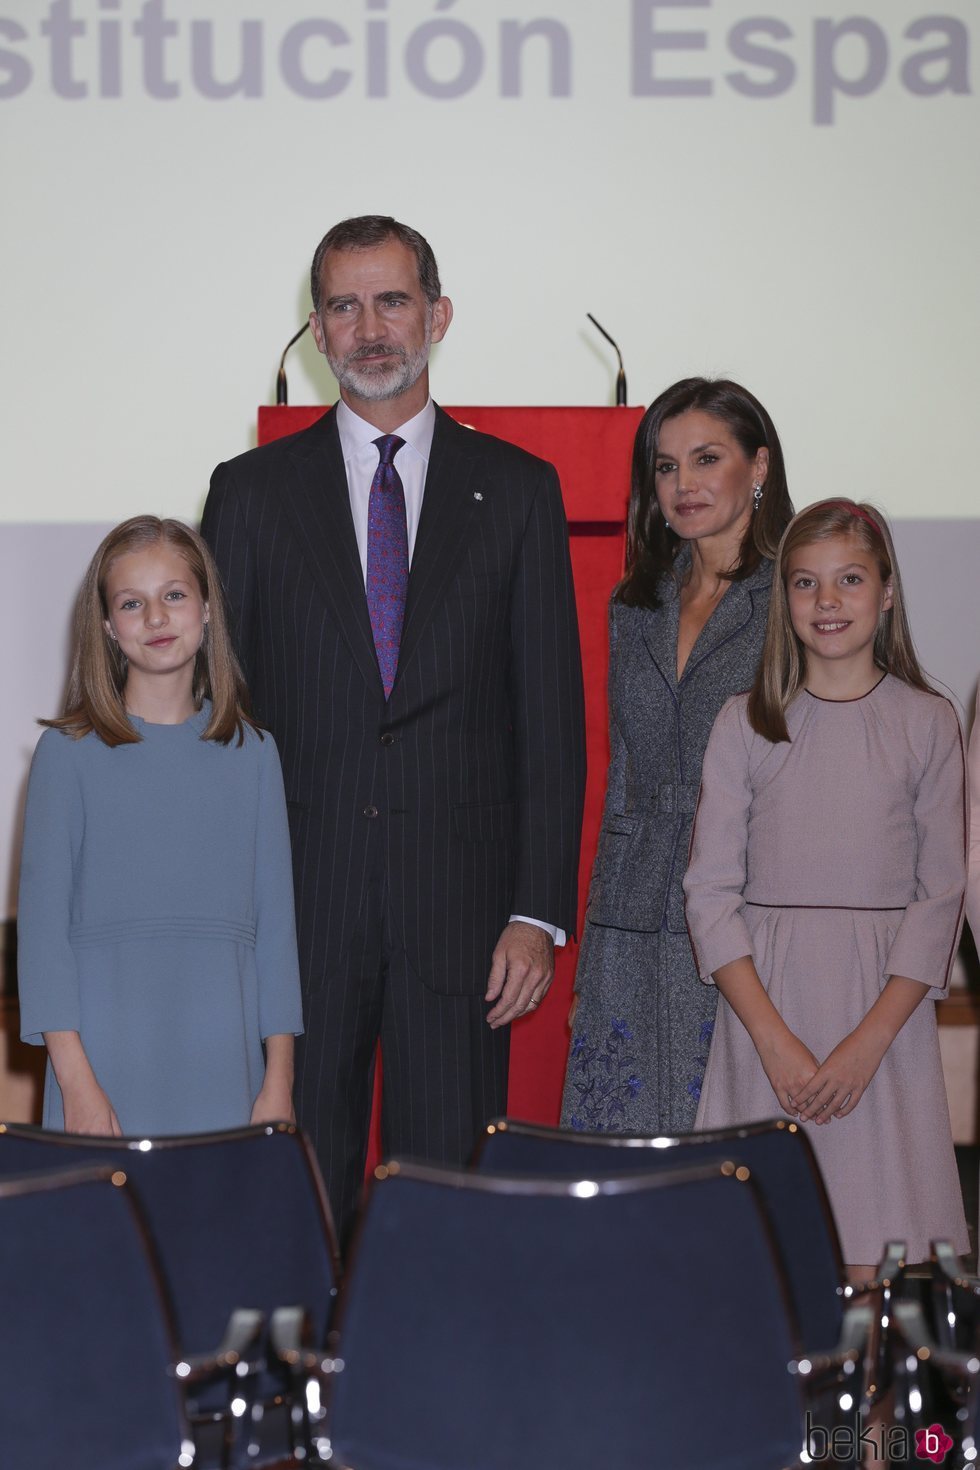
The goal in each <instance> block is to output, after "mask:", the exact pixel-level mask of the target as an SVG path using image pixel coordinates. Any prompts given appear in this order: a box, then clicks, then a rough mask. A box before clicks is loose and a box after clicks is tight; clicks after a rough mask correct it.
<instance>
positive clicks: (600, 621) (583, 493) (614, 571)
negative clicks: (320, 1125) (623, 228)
mask: <svg viewBox="0 0 980 1470" xmlns="http://www.w3.org/2000/svg"><path fill="white" fill-rule="evenodd" d="M324 411H325V410H324V409H323V408H322V407H296V408H260V409H259V425H258V433H259V443H260V444H265V443H268V441H269V440H271V439H279V438H281V437H282V436H283V435H284V434H295V433H296V432H297V431H298V430H300V429H305V428H307V426H308V425H309V424H312V423H313V422H314V421H315V420H316V419H318V418H319V417H320V416H321V415H322V414H323V413H324ZM446 412H447V413H450V414H452V416H453V418H454V419H457V420H458V421H459V422H460V423H462V424H468V425H469V426H470V427H471V428H474V429H479V430H481V431H482V432H483V433H486V434H495V435H496V436H497V438H499V439H509V440H510V441H511V442H512V443H514V444H519V445H520V446H521V447H522V448H523V449H527V450H530V452H531V453H532V454H537V455H539V456H540V457H541V458H542V459H547V460H550V461H551V463H552V464H553V465H555V466H556V468H557V470H558V474H559V476H560V478H561V487H562V496H563V499H564V502H565V514H566V515H567V517H568V525H569V531H570V536H571V549H572V571H573V575H574V578H575V597H576V602H577V605H578V622H579V631H580V634H581V638H582V666H583V670H584V674H585V717H586V748H587V751H588V779H587V782H586V794H585V822H584V826H583V831H582V860H581V868H580V872H579V925H580V927H581V918H582V912H583V910H584V907H585V896H586V893H587V891H588V885H589V875H590V873H591V871H592V859H593V857H594V855H595V849H596V842H597V839H598V834H599V822H600V819H601V815H602V799H603V796H604V794H605V780H606V765H607V762H608V758H609V741H608V728H607V719H606V672H607V665H608V639H607V631H606V630H607V611H606V609H607V604H608V601H609V594H610V591H611V590H612V588H613V587H614V585H615V584H616V582H617V581H618V580H619V577H620V575H621V572H622V566H623V535H624V526H625V521H626V505H627V500H628V496H629V471H630V455H631V452H632V446H633V438H634V436H635V434H636V430H637V426H638V424H639V422H640V419H641V418H642V416H643V409H642V408H447V409H446ZM541 917H546V916H545V915H542V916H541ZM577 955H578V946H577V944H575V943H569V944H568V945H566V946H565V948H564V949H563V950H559V951H558V955H557V966H556V974H555V981H554V984H553V986H552V988H551V992H550V994H549V996H548V999H547V1001H546V1002H545V1004H544V1005H543V1006H542V1007H541V1009H540V1010H539V1011H536V1012H535V1013H534V1014H533V1015H531V1016H526V1017H524V1018H523V1019H522V1020H520V1021H517V1022H515V1024H514V1026H513V1031H512V1038H511V1066H510V1089H509V1097H508V1111H509V1112H510V1113H511V1114H512V1115H513V1116H515V1117H520V1118H528V1119H531V1120H533V1121H535V1122H540V1123H552V1124H553V1123H557V1121H558V1113H559V1109H560V1105H561V1091H562V1084H563V1082H564V1076H565V1058H566V1055H567V1052H568V1027H567V1025H566V1018H567V1016H568V1008H569V1004H570V1000H571V992H572V982H573V980H574V976H575V961H576V958H577ZM376 1101H377V1099H376ZM375 1113H376V1116H377V1108H376V1109H375ZM370 1162H371V1161H369V1164H370Z"/></svg>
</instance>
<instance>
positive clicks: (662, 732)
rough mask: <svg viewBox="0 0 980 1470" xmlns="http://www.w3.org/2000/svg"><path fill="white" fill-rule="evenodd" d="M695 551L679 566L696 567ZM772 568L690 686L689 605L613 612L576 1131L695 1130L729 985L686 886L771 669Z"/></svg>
mask: <svg viewBox="0 0 980 1470" xmlns="http://www.w3.org/2000/svg"><path fill="white" fill-rule="evenodd" d="M689 562H690V552H689V551H688V550H687V548H686V547H685V548H683V549H682V551H681V553H680V555H679V556H678V559H677V563H676V571H677V574H678V578H679V577H680V576H682V575H683V572H684V570H685V568H686V565H689ZM772 570H773V568H772V562H770V561H764V562H763V563H762V565H761V566H760V567H759V568H758V570H757V571H755V572H754V573H753V574H752V575H751V576H750V577H748V578H746V580H745V581H744V582H733V583H732V585H731V586H730V587H729V588H728V590H727V592H726V593H725V595H724V596H723V598H722V599H721V601H720V603H719V604H718V606H717V607H716V608H715V610H714V612H713V613H712V615H711V617H710V618H709V620H708V622H707V623H706V624H705V626H704V628H703V629H702V630H701V633H700V636H699V637H698V640H697V642H696V643H695V645H694V648H693V650H692V652H691V655H690V657H689V658H688V661H687V665H686V667H685V669H684V676H683V678H682V679H681V680H680V683H678V681H677V631H678V621H679V611H680V606H679V600H678V594H677V585H676V584H675V582H674V580H673V579H672V578H671V579H667V581H666V583H665V591H664V601H663V604H662V606H661V607H659V608H658V609H656V610H655V611H649V610H647V609H645V608H633V607H624V606H623V605H622V604H619V603H613V604H612V606H611V609H610V658H609V743H610V763H609V778H608V787H607V791H606V802H605V807H604V809H603V816H602V829H601V832H600V834H599V847H598V851H597V853H596V860H595V866H594V867H593V870H592V883H591V887H590V890H589V903H588V908H587V910H586V923H585V932H584V934H583V937H582V948H581V953H580V955H579V963H578V973H577V976H576V981H575V988H576V990H577V992H578V997H579V1001H578V1011H577V1013H576V1016H575V1024H574V1028H573V1035H572V1046H571V1051H570V1053H569V1058H568V1072H567V1075H566V1079H565V1094H564V1099H563V1104H562V1124H563V1126H565V1127H571V1128H577V1129H585V1130H587V1131H590V1132H592V1131H595V1132H599V1131H609V1132H615V1133H678V1132H687V1131H689V1130H690V1128H691V1127H692V1125H693V1123H694V1114H695V1112H696V1110H697V1104H698V1097H699V1096H700V1092H701V1079H702V1077H703V1076H704V1067H705V1062H706V1060H707V1056H708V1043H709V1041H710V1039H711V1029H712V1024H713V1020H714V1013H715V1005H716V1003H717V991H716V990H715V988H714V986H707V985H703V984H702V983H701V981H700V980H699V979H698V977H697V973H696V971H695V968H694V961H693V959H692V957H691V948H690V943H689V941H688V937H687V928H686V925H685V922H684V892H683V888H682V886H681V884H682V881H683V878H684V869H685V866H686V864H687V855H688V847H689V845H690V839H691V825H692V822H693V818H694V809H695V806H696V805H697V797H698V787H699V784H700V780H701V761H702V758H703V756H704V748H705V746H706V745H707V743H708V736H709V734H710V733H711V727H712V725H713V724H714V720H715V716H716V715H717V714H718V711H719V710H720V709H721V707H722V705H723V704H724V703H725V700H726V699H728V698H729V697H730V696H731V695H733V694H738V693H740V692H742V691H743V690H745V689H748V688H749V686H750V685H751V683H752V681H753V679H754V678H755V671H756V668H757V666H758V663H759V655H760V653H761V652H762V640H763V635H764V633H765V626H766V613H767V610H768V606H769V592H770V587H771V583H772Z"/></svg>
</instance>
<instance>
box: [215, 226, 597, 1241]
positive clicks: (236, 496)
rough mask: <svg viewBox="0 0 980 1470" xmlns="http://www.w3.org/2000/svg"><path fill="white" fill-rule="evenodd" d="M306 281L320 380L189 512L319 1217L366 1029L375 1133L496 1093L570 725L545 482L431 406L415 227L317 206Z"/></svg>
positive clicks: (558, 845) (435, 286)
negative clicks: (380, 521)
mask: <svg viewBox="0 0 980 1470" xmlns="http://www.w3.org/2000/svg"><path fill="white" fill-rule="evenodd" d="M311 285H312V294H313V306H314V309H313V312H312V314H311V317H310V325H311V328H312V331H313V335H314V337H315V338H316V342H317V346H318V348H319V349H320V351H321V352H322V353H324V355H325V356H326V358H327V360H328V362H329V363H330V366H331V368H332V370H333V372H334V375H335V376H336V378H337V381H338V383H339V385H340V399H341V401H340V403H338V404H337V405H336V406H335V407H334V409H332V410H331V411H329V412H328V413H326V414H325V415H324V416H323V418H321V419H320V420H319V421H318V422H317V423H316V424H314V425H313V426H312V427H311V428H309V429H306V430H304V431H303V432H302V433H299V434H296V435H293V436H292V437H290V438H288V439H282V440H279V441H277V442H274V443H272V444H269V445H265V446H263V447H261V448H259V449H255V450H252V451H250V452H249V453H247V454H243V455H240V456H239V457H238V458H237V459H235V460H232V461H230V462H229V463H227V464H222V465H219V466H218V468H217V469H216V470H215V472H214V476H213V477H212V481H211V490H210V493H209V495H208V500H207V504H206V506H205V511H204V519H203V524H202V530H203V532H204V535H205V536H206V537H207V539H208V541H209V542H210V544H211V546H212V548H213V550H214V553H215V556H216V558H217V561H218V565H219V567H220V569H221V573H222V576H223V578H224V581H225V585H226V588H227V591H228V595H229V599H230V602H231V606H232V612H233V616H234V619H235V623H236V627H237V632H238V643H239V650H240V653H241V657H242V661H243V664H244V667H245V673H246V676H247V678H248V680H249V684H250V687H251V690H252V695H253V699H254V705H255V711H256V715H257V717H258V718H259V719H260V720H261V721H262V723H263V724H265V725H267V726H268V728H269V729H270V730H271V731H272V733H273V734H274V736H275V738H276V742H277V744H278V746H279V750H280V754H281V757H282V765H283V773H284V779H285V784H286V796H287V801H288V803H289V810H290V820H291V828H292V837H293V865H294V877H295V887H296V903H297V924H298V930H299V942H300V959H301V965H302V970H303V984H304V1013H305V1022H306V1036H305V1038H304V1039H303V1042H302V1045H301V1047H300V1053H299V1059H298V1069H297V1081H296V1098H297V1110H298V1115H299V1119H300V1122H301V1123H302V1124H303V1126H304V1127H305V1128H306V1129H307V1130H308V1131H309V1133H310V1134H311V1136H312V1138H313V1141H314V1145H315V1147H316V1149H317V1153H318V1156H319V1158H320V1161H321V1164H322V1166H323V1170H324V1174H325V1177H326V1179H327V1184H328V1189H329V1192H330V1197H331V1202H332V1205H333V1208H334V1213H335V1217H336V1219H337V1223H338V1229H339V1231H340V1233H341V1236H342V1238H343V1236H344V1235H345V1234H346V1230H347V1226H348V1224H349V1222H350V1218H351V1215H352V1212H353V1210H354V1208H355V1206H356V1201H357V1197H358V1192H359V1185H360V1178H361V1175H362V1173H363V1167H364V1156H365V1152H366V1147H367V1127H368V1120H369V1113H370V1100H371V1085H372V1073H373V1062H374V1055H375V1048H376V1044H377V1041H378V1039H379V1037H380V1040H381V1046H382V1053H383V1057H384V1087H383V1107H382V1132H383V1136H384V1147H385V1149H386V1151H389V1152H393V1153H406V1154H411V1155H414V1156H416V1157H421V1158H428V1159H434V1160H445V1161H449V1162H456V1163H462V1162H463V1161H465V1159H466V1157H467V1155H468V1153H469V1151H470V1149H471V1147H472V1145H473V1142H474V1139H475V1137H476V1135H477V1133H478V1131H479V1130H480V1128H481V1127H482V1125H483V1123H484V1121H485V1120H486V1118H487V1117H489V1116H490V1115H492V1114H493V1113H496V1112H500V1111H503V1109H504V1107H505V1105H506V1083H507V1057H508V1039H509V1038H508V1033H509V1023H510V1022H511V1021H512V1020H514V1019H515V1018H516V1017H517V1016H520V1015H523V1014H525V1013H526V1012H527V1011H529V1010H531V1009H533V1008H534V1007H535V1006H536V1005H538V1004H539V1002H540V1001H541V1000H542V998H543V996H544V994H545V992H546V991H547V989H548V986H549V985H550V983H551V978H552V974H553V967H554V943H555V942H556V940H557V941H558V942H562V941H563V939H564V936H565V933H568V932H571V931H572V930H573V928H574V924H575V904H576V875H577V864H578V847H579V835H580V825H581V813H582V799H583V789H584V774H585V755H584V722H583V700H582V681H581V664H580V659H579V644H578V628H577V623H576V616H575V603H574V596H573V589H572V578H571V570H570V562H569V554H568V538H567V528H566V524H565V518H564V513H563V510H562V503H561V494H560V490H559V486H558V479H557V476H556V474H555V471H554V469H553V468H552V466H550V465H548V464H545V463H544V462H543V461H541V460H537V459H535V458H533V457H532V456H531V455H529V454H526V453H525V452H524V451H523V450H520V449H517V448H516V447H515V446H513V445H511V444H507V443H505V442H504V441H502V440H498V439H493V438H490V437H489V436H487V435H483V434H478V433H476V432H474V431H473V430H469V429H466V428H463V427H461V426H460V425H458V424H456V423H455V422H454V421H453V420H452V419H450V418H449V417H448V416H447V415H446V414H444V413H443V412H442V411H441V410H440V409H438V408H437V407H436V406H435V405H434V404H433V403H432V401H431V399H430V397H429V383H428V355H429V348H430V345H431V343H433V342H438V341H440V340H441V338H442V337H443V335H444V334H445V331H446V329H447V327H448V326H449V323H450V321H451V319H452V305H451V303H450V301H449V300H448V299H447V298H446V297H444V296H443V295H442V293H441V287H440V283H439V276H438V270H437V267H436V262H435V259H434V257H433V255H432V251H431V250H430V248H429V246H428V244H427V243H426V241H425V240H424V239H423V238H422V236H421V235H419V234H418V233H417V232H416V231H414V230H411V229H409V228H408V227H406V226H404V225H401V224H399V223H397V222H396V221H394V220H391V219H389V218H387V217H384V216H364V217H361V218H358V219H354V220H347V221H344V222H343V223H342V224H340V225H338V226H335V228H334V229H333V230H331V231H330V232H329V234H328V235H326V236H325V237H324V239H323V241H321V244H320V246H319V247H318V249H317V252H316V255H315V257H314V261H313V268H312V272H311ZM395 434H396V435H397V436H398V438H397V442H396V447H395V448H394V450H393V451H392V450H391V447H390V445H389V447H388V448H383V447H382V446H383V444H388V441H387V440H385V439H384V436H387V435H395ZM392 452H393V454H394V460H393V463H394V466H395V469H396V471H397V476H396V483H397V485H398V494H399V496H400V495H401V493H402V490H403V492H404V505H405V510H404V520H403V522H402V526H403V529H402V532H401V534H402V536H403V537H404V536H407V553H408V562H407V564H406V565H405V570H404V576H403V579H402V587H403V589H404V587H405V585H406V584H405V581H404V578H407V593H405V592H404V590H403V603H402V606H403V621H401V623H400V629H398V628H396V642H395V648H394V658H395V659H396V660H397V667H396V668H394V667H393V673H392V674H391V676H390V677H391V678H393V683H391V685H390V692H389V693H387V694H386V689H385V675H384V673H383V668H384V666H385V659H386V657H387V655H386V653H385V650H384V649H383V647H382V646H381V644H379V643H378V633H377V627H376V618H375V611H374V607H373V604H372V605H370V606H369V604H370V603H371V596H372V593H371V576H372V575H373V573H370V572H369V564H370V561H371V558H372V557H375V558H377V556H378V552H377V550H372V549H371V536H372V535H373V534H375V532H374V531H372V530H371V529H370V523H371V522H372V517H373V516H374V509H373V506H374V503H375V502H374V501H373V499H372V497H373V496H374V495H375V493H376V492H377V487H378V485H379V483H380V482H379V476H381V477H382V478H383V476H384V474H385V473H386V471H385V470H384V468H383V467H380V468H379V457H381V458H383V456H384V455H386V454H391V453H392ZM389 504H390V502H389ZM377 565H378V563H377V561H376V560H375V562H374V566H375V567H377ZM409 568H410V570H409ZM366 585H367V589H368V590H367V593H366ZM399 632H400V636H399ZM379 660H380V662H379Z"/></svg>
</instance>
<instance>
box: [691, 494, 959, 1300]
mask: <svg viewBox="0 0 980 1470" xmlns="http://www.w3.org/2000/svg"><path fill="white" fill-rule="evenodd" d="M965 833H966V828H965V810H964V780H963V743H962V737H961V734H960V726H959V721H958V719H957V716H956V713H955V711H954V709H953V707H952V705H951V704H950V703H949V701H948V700H946V699H944V698H942V697H941V696H940V695H938V694H936V693H935V692H934V691H933V690H932V689H930V687H929V685H928V684H927V683H926V681H925V679H924V678H923V675H922V672H921V670H920V668H919V665H918V662H917V660H916V657H915V652H914V649H913V646H912V640H911V636H910V634H909V629H908V622H907V619H906V616H905V610H904V607H903V603H902V589H901V582H900V579H899V573H898V567H897V565H896V562H895V555H894V549H893V546H892V540H891V536H890V533H889V531H888V527H887V524H886V523H885V521H884V519H883V517H882V516H881V514H880V513H879V512H878V511H876V510H875V509H874V508H873V507H871V506H868V505H864V504H856V503H855V502H854V501H852V500H827V501H822V502H820V503H819V504H817V505H814V506H810V507H809V509H807V510H805V511H802V512H801V513H800V514H799V515H798V516H796V517H795V519H794V520H793V521H791V523H790V525H789V527H788V528H787V530H786V532H785V534H784V536H783V539H782V542H781V544H780V548H779V555H778V560H777V563H776V572H775V576H774V579H773V594H772V602H771V604H770V609H769V620H768V624H767V629H766V640H765V645H764V648H763V654H762V662H761V665H760V668H759V674H758V676H757V678H756V682H755V685H754V686H753V688H752V690H751V692H750V693H749V694H748V695H739V696H737V697H736V698H734V699H732V700H729V702H728V703H727V704H726V705H725V706H724V708H723V709H722V711H721V713H720V714H719V716H718V719H717V721H716V722H715V725H714V728H713V730H712V734H711V738H710V740H709V742H708V747H707V751H706V753H705V758H704V766H703V771H702V783H701V795H700V798H699V804H698V811H697V817H696V821H695V827H694V835H693V839H692V846H691V861H690V865H689V867H688V871H687V877H686V879H685V883H684V887H685V891H686V894H687V918H688V926H689V928H690V933H691V940H692V943H693V946H694V950H695V957H696V960H697V964H698V972H699V974H700V975H701V978H702V980H704V981H705V982H707V983H711V982H712V981H714V983H715V984H716V985H717V986H718V989H719V990H720V992H721V995H722V1003H721V1005H720V1006H719V1010H718V1019H717V1023H716V1026H715V1032H714V1036H713V1039H712V1043H711V1051H710V1055H709V1058H708V1065H707V1069H706V1072H705V1078H704V1085H703V1087H702V1092H701V1101H700V1106H699V1109H698V1115H697V1123H696V1126H697V1127H699V1128H719V1127H726V1126H729V1125H733V1124H738V1123H744V1122H748V1121H750V1120H753V1119H759V1118H765V1117H769V1116H771V1115H772V1114H773V1113H774V1112H776V1111H777V1110H780V1109H781V1110H782V1111H783V1112H784V1113H786V1114H788V1115H789V1116H790V1117H792V1118H795V1119H799V1120H801V1121H802V1122H803V1123H804V1125H805V1126H806V1129H807V1133H808V1136H809V1137H810V1139H811V1142H812V1143H813V1146H814V1149H815V1151H816V1154H817V1158H818V1160H819V1162H820V1165H821V1168H822V1170H823V1174H824V1178H825V1180H826V1184H827V1189H828V1193H829V1195H830V1200H831V1204H832V1206H833V1209H834V1214H835V1216H836V1218H837V1224H838V1228H839V1230H840V1235H841V1243H842V1247H843V1252H844V1259H845V1261H846V1262H847V1264H848V1268H849V1274H850V1276H851V1279H852V1280H854V1281H860V1280H862V1279H866V1278H867V1277H868V1276H869V1275H870V1274H872V1271H873V1267H874V1265H875V1263H876V1262H877V1261H878V1260H879V1259H880V1256H881V1253H882V1249H883V1247H884V1244H885V1242H886V1240H893V1239H898V1240H904V1241H906V1243H907V1249H908V1259H909V1260H919V1259H922V1258H924V1257H925V1256H927V1255H928V1251H929V1242H930V1240H931V1239H933V1238H937V1237H942V1238H946V1239H950V1240H952V1242H953V1244H954V1246H955V1247H956V1249H957V1250H959V1251H965V1250H967V1249H968V1238H967V1231H966V1221H965V1219H964V1215H963V1202H962V1196H961V1193H960V1188H959V1180H958V1176H957V1171H956V1162H955V1157H954V1152H953V1141H952V1135H951V1132H950V1124H949V1109H948V1106H947V1101H946V1091H945V1086H944V1081H943V1073H942V1066H941V1062H940V1055H939V1039H938V1033H937V1030H936V1016H935V1006H934V1004H933V1002H934V1001H935V1000H936V999H937V998H939V997H941V996H942V995H943V994H944V993H945V990H946V986H947V984H948V981H949V972H950V966H951V963H952V958H953V955H954V953H955V951H956V946H957V941H958V938H959V933H960V926H961V923H962V915H963V891H964V882H965Z"/></svg>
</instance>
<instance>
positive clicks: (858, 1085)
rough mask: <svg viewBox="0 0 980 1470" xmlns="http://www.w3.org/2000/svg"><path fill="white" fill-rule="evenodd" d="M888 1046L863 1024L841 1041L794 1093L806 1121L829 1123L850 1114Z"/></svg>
mask: <svg viewBox="0 0 980 1470" xmlns="http://www.w3.org/2000/svg"><path fill="white" fill-rule="evenodd" d="M885 1050H886V1048H885V1047H883V1046H881V1044H880V1043H879V1042H878V1041H877V1040H876V1039H875V1038H874V1037H871V1036H868V1035H867V1034H866V1033H863V1032H862V1030H861V1028H860V1027H858V1029H857V1030H855V1031H852V1032H850V1034H849V1035H847V1036H845V1037H844V1039H843V1041H839V1042H838V1043H837V1045H836V1046H835V1047H834V1049H833V1051H832V1052H831V1053H830V1056H829V1057H828V1058H827V1060H826V1061H825V1062H824V1063H823V1064H822V1066H820V1067H818V1068H817V1070H816V1072H815V1073H814V1074H813V1076H812V1077H810V1078H809V1080H808V1081H807V1082H806V1083H805V1084H804V1085H803V1086H802V1087H799V1088H797V1090H796V1092H795V1093H794V1102H795V1106H796V1107H797V1109H798V1110H799V1116H800V1117H801V1118H802V1119H803V1120H804V1121H805V1122H814V1123H829V1122H830V1120H831V1118H846V1117H847V1115H848V1113H853V1111H854V1109H855V1108H856V1107H857V1105H858V1103H859V1102H860V1101H861V1098H862V1097H863V1096H864V1093H865V1090H866V1089H867V1086H868V1083H869V1082H870V1081H871V1079H872V1077H873V1076H874V1074H875V1073H876V1072H877V1070H878V1067H879V1065H880V1064H881V1059H882V1057H883V1056H884V1054H885Z"/></svg>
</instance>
